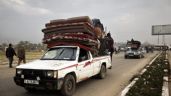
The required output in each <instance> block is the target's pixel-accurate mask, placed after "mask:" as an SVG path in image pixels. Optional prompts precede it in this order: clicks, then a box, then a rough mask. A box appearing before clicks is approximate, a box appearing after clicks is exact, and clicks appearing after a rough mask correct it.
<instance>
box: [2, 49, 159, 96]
mask: <svg viewBox="0 0 171 96" xmlns="http://www.w3.org/2000/svg"><path fill="white" fill-rule="evenodd" d="M156 54H157V52H155V53H149V54H146V55H145V58H143V59H124V56H123V54H122V53H120V54H117V55H114V56H113V68H112V69H111V70H108V72H107V77H106V78H105V79H103V80H100V79H95V78H91V79H88V80H86V81H84V82H81V83H79V84H77V90H76V93H75V94H74V96H118V95H119V93H120V92H121V90H122V89H123V88H124V87H125V86H126V85H127V84H128V82H129V80H130V79H131V78H132V77H133V76H134V75H135V74H137V73H138V71H140V70H141V69H142V68H143V67H144V66H145V65H146V64H147V63H148V62H149V61H150V60H151V59H152V58H153V57H154V56H155V55H156ZM14 74H15V68H8V67H7V66H5V65H0V96H61V94H60V93H59V92H53V91H37V92H35V93H28V92H27V91H25V89H24V88H22V87H20V86H17V85H15V83H14V81H13V76H14Z"/></svg>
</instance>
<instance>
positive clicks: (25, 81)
mask: <svg viewBox="0 0 171 96" xmlns="http://www.w3.org/2000/svg"><path fill="white" fill-rule="evenodd" d="M24 83H25V84H36V85H38V84H39V81H37V80H24Z"/></svg>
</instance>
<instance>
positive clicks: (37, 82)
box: [14, 46, 112, 96]
mask: <svg viewBox="0 0 171 96" xmlns="http://www.w3.org/2000/svg"><path fill="white" fill-rule="evenodd" d="M111 68H112V65H111V58H110V56H109V55H107V56H100V57H93V56H92V54H91V52H90V51H88V50H85V49H83V48H80V47H79V46H56V47H53V48H50V49H49V50H48V51H47V52H46V53H45V54H44V55H43V56H42V58H41V59H40V60H36V61H33V62H29V63H27V64H23V65H19V66H17V67H16V75H15V77H14V81H15V83H16V84H17V85H19V86H22V87H24V88H25V89H26V90H28V91H29V92H31V91H34V90H35V89H49V90H61V93H62V94H63V95H65V96H71V95H72V94H73V93H74V91H75V89H76V83H78V82H80V81H83V80H86V79H88V78H90V77H92V76H98V77H99V78H101V79H103V78H105V76H106V71H107V69H111Z"/></svg>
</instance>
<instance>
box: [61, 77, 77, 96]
mask: <svg viewBox="0 0 171 96" xmlns="http://www.w3.org/2000/svg"><path fill="white" fill-rule="evenodd" d="M75 88H76V81H75V78H74V76H73V75H71V74H68V75H66V76H65V78H64V83H63V86H62V89H61V93H62V94H63V95H64V96H72V95H73V94H74V92H75Z"/></svg>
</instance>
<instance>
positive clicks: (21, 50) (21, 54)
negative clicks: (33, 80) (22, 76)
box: [17, 45, 26, 65]
mask: <svg viewBox="0 0 171 96" xmlns="http://www.w3.org/2000/svg"><path fill="white" fill-rule="evenodd" d="M17 56H18V65H20V63H21V62H22V61H23V63H26V58H25V49H24V47H23V46H22V45H21V46H19V48H18V51H17Z"/></svg>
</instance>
